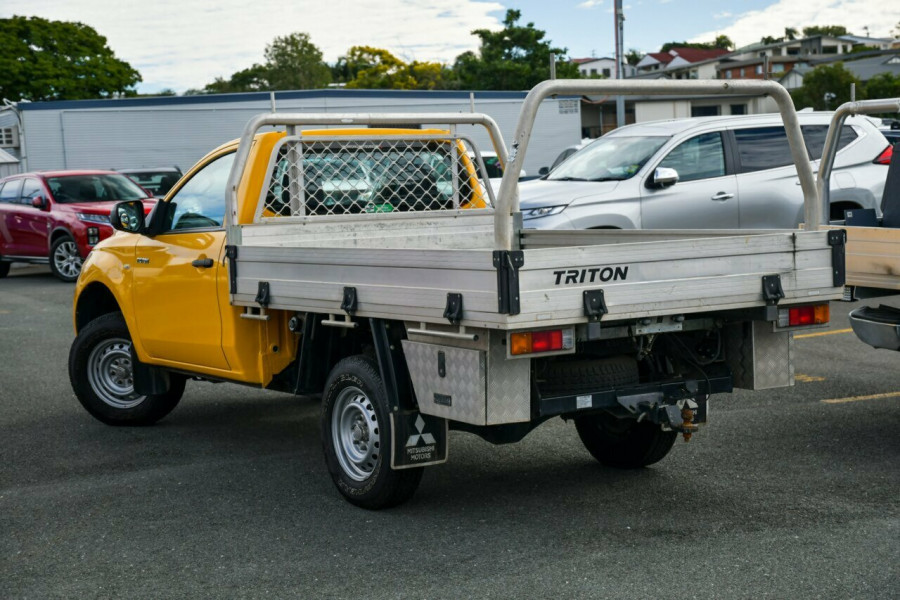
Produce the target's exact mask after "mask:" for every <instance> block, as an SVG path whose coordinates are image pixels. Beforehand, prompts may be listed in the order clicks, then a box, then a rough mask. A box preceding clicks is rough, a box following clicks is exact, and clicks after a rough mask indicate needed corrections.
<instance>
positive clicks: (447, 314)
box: [444, 292, 463, 325]
mask: <svg viewBox="0 0 900 600" xmlns="http://www.w3.org/2000/svg"><path fill="white" fill-rule="evenodd" d="M462 316H463V295H462V294H458V293H455V292H448V293H447V306H445V307H444V318H445V319H447V320H448V321H450V323H451V324H453V325H456V324H457V323H459V322H460V321H462Z"/></svg>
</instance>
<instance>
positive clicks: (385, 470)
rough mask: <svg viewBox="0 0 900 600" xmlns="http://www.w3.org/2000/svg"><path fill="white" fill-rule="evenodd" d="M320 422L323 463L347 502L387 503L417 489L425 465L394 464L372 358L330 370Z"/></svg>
mask: <svg viewBox="0 0 900 600" xmlns="http://www.w3.org/2000/svg"><path fill="white" fill-rule="evenodd" d="M321 425H322V448H323V450H324V452H325V463H326V465H327V466H328V471H329V472H330V473H331V479H332V481H334V484H335V486H337V488H338V491H340V493H341V494H342V495H343V496H344V498H346V499H347V500H348V501H349V502H351V503H352V504H355V505H356V506H360V507H362V508H369V509H378V508H389V507H391V506H396V505H398V504H401V503H403V502H405V501H406V500H408V499H409V498H410V497H411V496H412V495H413V493H414V492H415V491H416V488H417V487H418V486H419V481H420V480H421V479H422V473H423V471H424V469H423V468H422V467H418V468H411V469H401V470H396V471H395V470H392V469H391V466H390V456H391V439H392V425H391V419H390V407H389V406H388V401H387V398H386V395H385V392H384V384H383V383H382V379H381V375H380V373H379V372H378V367H377V366H376V364H375V362H374V361H373V360H372V359H370V358H368V357H366V356H351V357H349V358H345V359H344V360H342V361H340V362H339V363H338V364H337V365H335V367H334V369H332V370H331V374H330V375H329V376H328V381H327V382H326V384H325V396H324V397H323V398H322V423H321Z"/></svg>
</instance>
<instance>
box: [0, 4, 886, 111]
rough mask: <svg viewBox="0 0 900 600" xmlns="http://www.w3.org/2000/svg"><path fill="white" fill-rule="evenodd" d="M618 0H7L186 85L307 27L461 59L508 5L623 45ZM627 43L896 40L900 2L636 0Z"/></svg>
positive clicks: (327, 39) (581, 49) (573, 35)
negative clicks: (810, 31)
mask: <svg viewBox="0 0 900 600" xmlns="http://www.w3.org/2000/svg"><path fill="white" fill-rule="evenodd" d="M612 5H613V3H612V0H556V1H548V0H518V1H515V2H511V1H510V2H508V1H506V0H477V1H476V0H452V1H451V2H448V1H447V0H328V1H327V2H322V1H321V0H289V1H288V2H285V1H284V0H254V1H253V2H248V1H247V0H216V1H215V2H214V3H208V4H206V3H203V4H201V3H197V2H190V1H185V0H154V1H153V2H147V1H146V0H142V1H137V0H117V1H116V2H110V1H109V0H29V1H28V2H24V3H23V2H13V1H12V0H0V18H2V17H9V16H12V15H13V14H19V15H25V16H40V17H44V18H48V19H56V20H66V21H81V22H83V23H86V24H88V25H90V26H92V27H94V28H95V29H96V30H97V31H99V32H100V34H101V35H104V36H106V37H107V39H108V43H109V45H110V47H111V48H112V49H113V51H115V53H116V55H117V56H118V57H119V58H122V59H123V60H126V61H128V62H129V63H131V65H132V66H134V67H135V68H137V69H138V70H139V71H140V72H141V74H142V75H143V77H144V81H143V83H141V84H140V85H139V87H138V89H139V90H140V91H141V92H145V93H152V92H156V91H160V90H162V89H165V88H171V89H174V90H175V91H177V92H183V91H184V90H186V89H188V88H199V87H203V86H204V85H205V84H207V83H209V82H211V81H212V80H213V79H215V78H216V77H228V76H229V75H230V74H231V73H233V72H235V71H237V70H240V69H243V68H246V67H249V66H250V65H252V64H253V63H254V62H262V60H263V51H264V49H265V46H266V44H267V43H269V42H271V41H272V39H273V38H275V37H276V36H279V35H287V34H289V33H292V32H296V31H303V32H306V33H308V34H310V36H311V38H312V41H313V43H314V44H316V45H317V46H318V47H319V48H320V49H321V50H322V51H323V53H324V56H325V59H326V60H327V61H329V62H333V61H334V60H336V59H337V57H338V56H340V55H342V54H344V53H345V52H346V51H347V49H348V48H350V47H351V46H353V45H370V46H376V47H380V48H386V49H388V50H390V51H392V52H393V53H395V54H396V55H398V56H400V57H401V58H404V59H406V60H413V59H417V60H436V61H441V62H451V61H452V60H453V58H454V57H455V56H457V55H458V54H460V53H462V52H464V51H465V50H474V49H476V48H477V38H475V37H473V36H472V35H471V34H470V32H471V31H472V30H473V29H478V28H487V29H498V28H500V27H501V22H502V20H503V18H504V16H505V13H506V10H507V9H508V8H517V9H519V10H521V11H522V19H521V22H526V23H527V22H533V23H534V24H535V27H537V28H538V29H543V30H544V31H546V32H547V38H549V39H550V40H552V42H553V44H554V45H555V46H558V47H565V48H568V50H569V56H570V57H572V58H582V57H588V56H592V55H596V56H609V55H611V54H612V53H613V52H614V37H613V35H614V32H613V15H612ZM624 5H625V36H624V41H625V48H626V50H627V49H629V48H635V49H638V50H640V51H642V52H653V51H656V50H658V49H659V47H660V46H661V45H662V44H664V43H665V42H668V41H674V40H687V41H712V40H713V39H714V38H715V37H716V35H718V34H725V35H728V36H729V37H731V39H732V40H734V41H735V42H736V43H737V44H739V45H743V44H748V43H751V42H754V41H758V40H759V38H761V37H762V36H764V35H773V36H779V35H781V34H782V33H783V31H784V28H785V27H795V28H797V29H802V28H803V27H806V26H809V25H828V24H842V25H844V26H846V27H847V28H848V29H849V30H850V31H852V32H853V33H856V34H858V35H863V34H865V30H864V28H865V27H868V28H869V34H870V35H872V36H876V37H888V36H890V35H891V32H892V30H893V28H894V26H896V25H897V24H898V22H900V1H897V0H725V1H711V0H693V1H687V0H625V1H624Z"/></svg>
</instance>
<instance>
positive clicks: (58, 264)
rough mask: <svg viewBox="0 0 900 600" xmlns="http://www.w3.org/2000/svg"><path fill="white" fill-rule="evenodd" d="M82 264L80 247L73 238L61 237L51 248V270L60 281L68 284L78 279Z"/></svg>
mask: <svg viewBox="0 0 900 600" xmlns="http://www.w3.org/2000/svg"><path fill="white" fill-rule="evenodd" d="M82 262H84V261H83V260H82V258H81V254H79V253H78V246H76V245H75V240H73V239H72V238H71V237H69V236H67V235H65V236H62V237H59V238H57V239H56V241H54V242H53V244H52V245H51V246H50V270H51V271H53V274H54V275H56V277H57V278H58V279H60V280H62V281H67V282H71V281H75V280H76V279H78V274H79V273H81V264H82Z"/></svg>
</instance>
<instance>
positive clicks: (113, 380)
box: [69, 313, 185, 425]
mask: <svg viewBox="0 0 900 600" xmlns="http://www.w3.org/2000/svg"><path fill="white" fill-rule="evenodd" d="M131 360H132V359H131V336H130V335H129V333H128V326H127V325H126V324H125V318H124V317H123V316H122V313H109V314H105V315H103V316H101V317H98V318H97V319H95V320H93V321H91V322H90V323H88V324H87V325H85V326H84V328H82V330H81V331H80V332H79V333H78V337H76V338H75V341H74V342H73V343H72V348H71V349H70V350H69V380H70V381H71V382H72V389H73V390H75V395H76V396H77V397H78V401H79V402H81V405H82V406H84V408H85V409H86V410H87V411H88V412H89V413H91V414H92V415H93V416H94V417H96V418H97V419H99V420H100V421H103V422H104V423H106V424H107V425H151V424H153V423H155V422H157V421H159V420H160V419H162V418H163V417H165V416H166V415H167V414H169V413H170V412H172V409H174V408H175V407H176V406H177V405H178V401H179V400H181V396H182V394H184V384H185V378H184V377H183V376H181V375H175V374H172V375H170V380H169V381H170V385H169V391H167V392H165V393H162V394H155V395H152V396H143V395H140V394H136V393H135V392H134V378H133V369H132V362H131Z"/></svg>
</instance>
